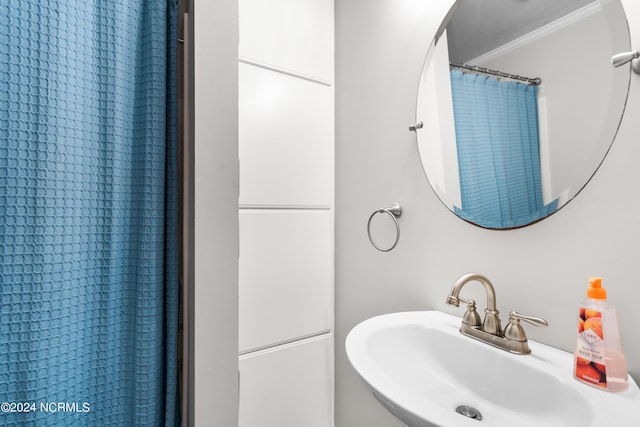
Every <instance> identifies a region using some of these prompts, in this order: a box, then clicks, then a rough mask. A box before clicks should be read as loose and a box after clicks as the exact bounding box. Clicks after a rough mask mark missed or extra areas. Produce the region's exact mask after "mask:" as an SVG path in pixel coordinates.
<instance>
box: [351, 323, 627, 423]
mask: <svg viewBox="0 0 640 427" xmlns="http://www.w3.org/2000/svg"><path fill="white" fill-rule="evenodd" d="M460 323H461V319H460V318H459V317H456V316H452V315H449V314H446V313H442V312H439V311H420V312H406V313H392V314H386V315H382V316H378V317H373V318H371V319H368V320H365V321H364V322H362V323H360V324H359V325H357V326H356V327H354V328H353V329H352V330H351V332H350V333H349V335H348V336H347V340H346V352H347V356H348V358H349V361H350V362H351V365H352V366H353V368H354V369H355V370H356V372H357V373H358V374H359V376H360V377H361V378H362V379H363V380H364V382H365V384H366V385H367V387H368V388H369V389H370V390H371V391H372V393H373V395H374V396H375V397H376V399H378V401H379V402H380V403H381V404H382V405H384V406H385V407H386V408H387V409H388V410H389V411H390V412H391V413H392V414H394V415H395V416H396V417H397V418H398V419H399V420H401V421H402V422H403V423H405V424H406V425H408V426H410V427H423V426H424V427H431V426H441V427H458V426H459V427H465V426H470V427H488V426H492V427H493V426H504V427H513V426H518V427H527V426H536V427H539V426H545V427H550V426H557V427H571V426H576V427H578V426H579V427H587V426H593V427H596V426H597V427H602V426H620V427H622V426H630V425H640V390H638V386H637V385H636V383H635V382H634V381H633V379H632V378H631V377H629V389H628V390H627V391H624V392H622V393H610V392H607V391H603V390H598V389H596V388H594V387H590V386H588V385H585V384H582V383H580V382H578V381H576V380H575V379H573V368H572V364H573V355H572V354H570V353H567V352H564V351H561V350H558V349H555V348H553V347H549V346H546V345H544V344H541V343H537V342H535V341H531V340H529V346H530V347H531V354H530V355H516V354H511V353H509V352H506V351H503V350H500V349H498V348H495V347H492V346H490V345H488V344H485V343H482V342H480V341H477V340H475V339H472V338H470V337H466V336H463V335H462V334H460V332H459V328H460ZM457 408H461V409H459V410H458V411H459V412H462V413H459V412H458V411H457V410H456V409H457ZM474 417H475V418H474Z"/></svg>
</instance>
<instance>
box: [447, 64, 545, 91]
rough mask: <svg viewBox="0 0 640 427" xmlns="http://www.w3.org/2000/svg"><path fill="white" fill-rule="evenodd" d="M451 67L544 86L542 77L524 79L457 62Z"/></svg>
mask: <svg viewBox="0 0 640 427" xmlns="http://www.w3.org/2000/svg"><path fill="white" fill-rule="evenodd" d="M449 65H450V66H451V67H452V68H462V69H465V70H471V71H475V72H478V73H484V74H490V75H492V76H498V77H506V78H508V79H512V80H519V81H522V82H525V83H528V84H530V85H535V86H538V85H541V84H542V79H541V78H540V77H535V78H529V77H522V76H518V75H516V74H509V73H503V72H502V71H496V70H491V69H489V68H484V67H478V66H477V65H467V64H458V63H455V62H450V63H449Z"/></svg>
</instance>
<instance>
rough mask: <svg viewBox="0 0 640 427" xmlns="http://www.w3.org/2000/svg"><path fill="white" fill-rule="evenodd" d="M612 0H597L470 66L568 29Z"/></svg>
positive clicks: (481, 58)
mask: <svg viewBox="0 0 640 427" xmlns="http://www.w3.org/2000/svg"><path fill="white" fill-rule="evenodd" d="M609 1H610V0H597V1H594V2H593V3H590V4H588V5H586V6H584V7H581V8H580V9H577V10H575V11H573V12H571V13H569V14H567V15H565V16H563V17H562V18H560V19H556V20H555V21H553V22H550V23H548V24H546V25H543V26H542V27H540V28H538V29H535V30H533V31H531V32H530V33H528V34H525V35H524V36H522V37H518V38H517V39H515V40H512V41H510V42H509V43H506V44H503V45H502V46H500V47H498V48H496V49H493V50H491V51H489V52H487V53H485V54H483V55H480V56H478V57H477V58H474V59H472V60H471V61H467V63H468V64H484V63H486V62H489V61H491V60H493V59H495V58H498V57H500V56H502V55H504V54H505V53H507V52H510V51H512V50H515V49H518V48H520V47H522V46H524V45H526V44H529V43H531V42H533V41H535V40H538V39H541V38H543V37H545V36H547V35H549V34H551V33H554V32H556V31H560V30H561V29H563V28H565V27H568V26H569V25H571V24H574V23H576V22H579V21H581V20H583V19H585V18H587V17H589V16H591V15H593V14H596V13H598V12H601V11H602V5H603V4H605V3H608V2H609Z"/></svg>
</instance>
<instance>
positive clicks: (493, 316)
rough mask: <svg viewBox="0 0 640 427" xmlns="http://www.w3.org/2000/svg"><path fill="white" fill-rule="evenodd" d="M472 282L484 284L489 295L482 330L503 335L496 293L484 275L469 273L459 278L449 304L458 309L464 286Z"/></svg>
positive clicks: (449, 298) (452, 290) (451, 293)
mask: <svg viewBox="0 0 640 427" xmlns="http://www.w3.org/2000/svg"><path fill="white" fill-rule="evenodd" d="M472 281H478V282H480V283H482V285H483V286H484V290H485V292H486V294H487V308H486V310H485V318H484V321H483V326H482V329H483V330H484V331H485V332H487V333H490V334H493V335H498V336H499V335H501V333H502V332H501V328H500V318H499V317H498V314H499V313H498V310H497V308H496V291H495V289H494V288H493V285H492V284H491V282H490V281H489V279H487V278H486V277H485V276H483V275H482V274H478V273H468V274H465V275H463V276H461V277H460V278H458V280H456V281H455V282H454V284H453V287H452V288H451V292H449V296H447V304H449V305H453V306H455V307H458V306H459V304H460V301H461V300H463V299H462V298H460V291H461V290H462V288H463V287H464V285H466V284H467V283H469V282H472Z"/></svg>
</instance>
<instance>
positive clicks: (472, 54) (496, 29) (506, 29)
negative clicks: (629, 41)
mask: <svg viewBox="0 0 640 427" xmlns="http://www.w3.org/2000/svg"><path fill="white" fill-rule="evenodd" d="M608 1H609V0H596V1H595V2H594V0H458V6H457V8H456V10H455V12H454V14H453V17H452V18H451V21H450V22H449V24H448V25H447V39H448V43H449V56H450V59H451V61H453V62H460V63H466V62H468V61H469V60H471V59H473V58H477V57H478V56H480V55H482V54H484V53H486V52H489V51H491V50H493V49H495V48H497V47H499V46H502V45H504V44H506V43H508V42H510V41H512V40H514V39H516V38H518V37H520V36H522V35H524V34H527V33H529V32H531V31H533V30H535V29H537V28H539V27H542V26H544V25H546V24H548V23H550V22H552V21H555V20H557V19H559V18H561V17H563V16H565V15H567V14H568V13H571V12H574V11H575V10H577V9H580V8H581V7H584V6H586V5H588V4H591V3H606V2H608Z"/></svg>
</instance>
